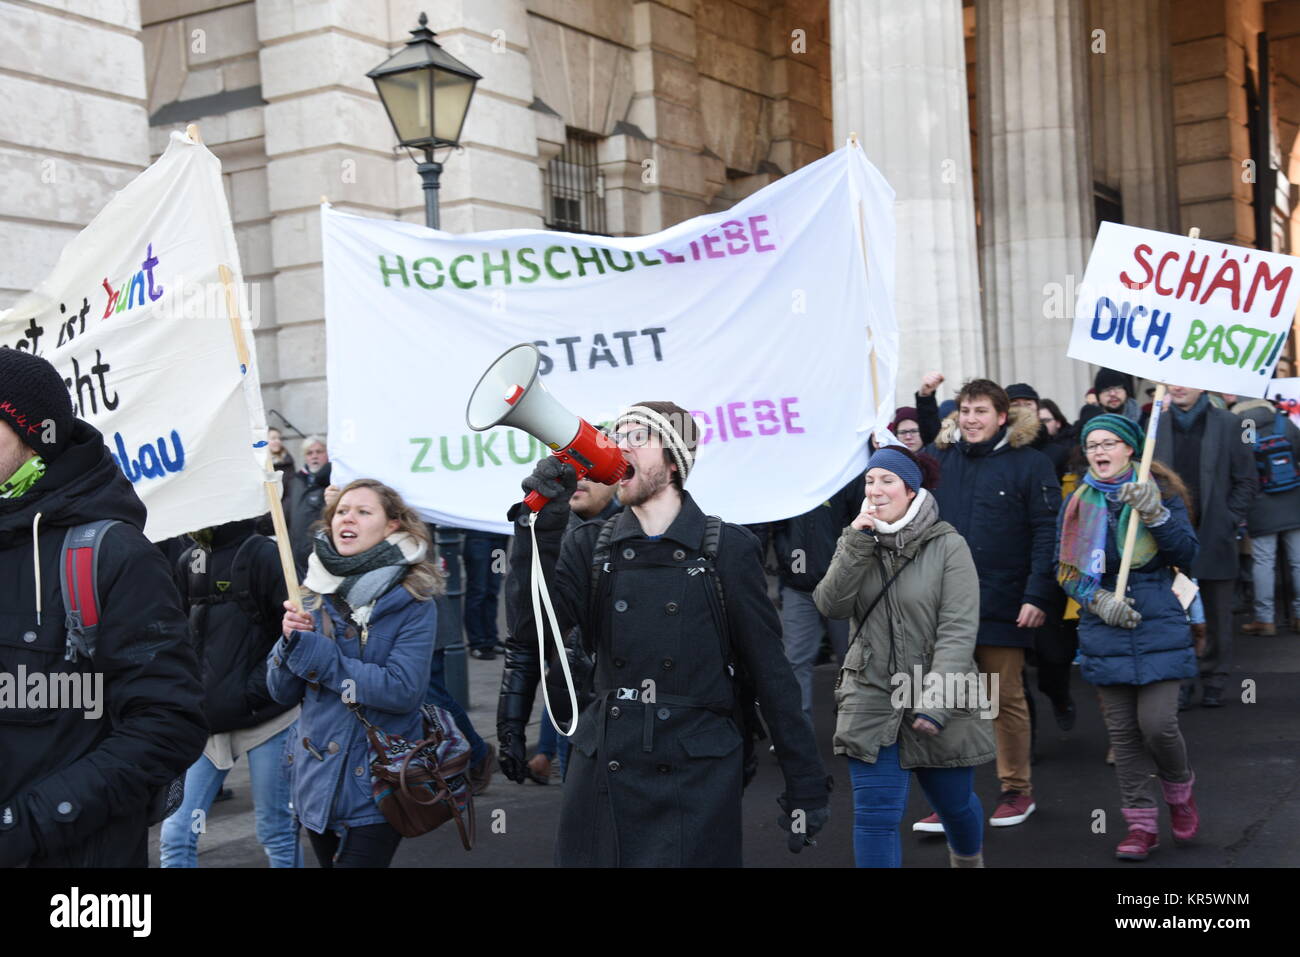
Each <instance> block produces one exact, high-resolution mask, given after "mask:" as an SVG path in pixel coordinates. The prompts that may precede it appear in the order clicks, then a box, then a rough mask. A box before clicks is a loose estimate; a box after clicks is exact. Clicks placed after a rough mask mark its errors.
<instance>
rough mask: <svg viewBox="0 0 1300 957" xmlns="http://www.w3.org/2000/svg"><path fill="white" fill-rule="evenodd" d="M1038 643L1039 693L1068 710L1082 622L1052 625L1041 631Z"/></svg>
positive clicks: (1076, 620) (1075, 619)
mask: <svg viewBox="0 0 1300 957" xmlns="http://www.w3.org/2000/svg"><path fill="white" fill-rule="evenodd" d="M1037 639H1038V640H1037V641H1036V642H1035V650H1036V652H1037V654H1036V657H1037V659H1038V690H1039V691H1041V692H1042V693H1043V694H1045V695H1047V697H1048V698H1050V699H1051V701H1052V707H1053V708H1055V709H1056V710H1058V711H1061V710H1064V707H1065V705H1066V704H1067V703H1068V702H1069V700H1070V668H1071V666H1072V664H1073V662H1074V653H1075V651H1076V649H1078V647H1079V620H1078V619H1077V618H1072V619H1069V620H1068V621H1055V622H1048V623H1047V624H1046V625H1044V626H1043V627H1042V628H1040V629H1038V635H1037Z"/></svg>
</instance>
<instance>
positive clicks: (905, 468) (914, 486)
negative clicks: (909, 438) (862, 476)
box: [867, 445, 923, 492]
mask: <svg viewBox="0 0 1300 957" xmlns="http://www.w3.org/2000/svg"><path fill="white" fill-rule="evenodd" d="M872 469H886V470H887V471H890V472H893V473H894V474H895V475H897V476H898V477H899V478H901V479H902V480H903V483H904V484H905V485H906V486H907V487H908V488H910V489H911V490H912V491H913V492H915V491H918V490H919V489H920V488H921V482H922V481H923V477H922V475H921V468H920V466H918V465H917V464H916V463H915V462H913V461H912V460H911V459H909V458H908V457H907V456H906V455H904V454H903V453H902V452H900V451H898V448H897V446H893V445H886V446H884V447H882V448H879V449H876V451H875V454H874V455H872V456H871V458H870V459H869V460H868V461H867V471H871V470H872Z"/></svg>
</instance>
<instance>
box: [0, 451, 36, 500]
mask: <svg viewBox="0 0 1300 957" xmlns="http://www.w3.org/2000/svg"><path fill="white" fill-rule="evenodd" d="M44 474H45V460H44V459H43V458H41V457H40V456H39V455H34V456H32V457H31V458H30V459H28V460H27V461H26V462H24V463H23V464H22V465H20V466H18V471H17V472H15V473H14V474H13V475H11V476H9V477H8V478H7V479H5V480H4V481H3V482H0V498H18V497H20V496H21V495H22V494H23V493H24V492H26V491H27V490H28V489H29V488H31V487H32V486H33V485H35V484H36V483H37V482H39V481H40V480H41V476H42V475H44Z"/></svg>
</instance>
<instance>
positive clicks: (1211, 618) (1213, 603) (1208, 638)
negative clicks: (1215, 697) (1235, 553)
mask: <svg viewBox="0 0 1300 957" xmlns="http://www.w3.org/2000/svg"><path fill="white" fill-rule="evenodd" d="M1197 584H1198V585H1200V588H1201V601H1202V602H1203V603H1204V604H1205V656H1204V657H1203V658H1202V659H1201V669H1200V670H1201V681H1202V683H1203V684H1204V686H1205V687H1206V688H1216V689H1218V690H1219V691H1220V692H1222V691H1223V688H1224V686H1225V685H1227V683H1228V675H1229V674H1231V672H1232V638H1233V621H1232V596H1233V589H1234V588H1235V587H1236V580H1235V579H1232V578H1202V579H1199V580H1198V581H1197Z"/></svg>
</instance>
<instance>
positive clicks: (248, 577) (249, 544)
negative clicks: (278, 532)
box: [230, 533, 269, 625]
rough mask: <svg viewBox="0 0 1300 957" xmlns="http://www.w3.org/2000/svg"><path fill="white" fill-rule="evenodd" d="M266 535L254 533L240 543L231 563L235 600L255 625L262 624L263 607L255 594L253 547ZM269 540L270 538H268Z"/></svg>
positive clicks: (231, 586) (231, 578)
mask: <svg viewBox="0 0 1300 957" xmlns="http://www.w3.org/2000/svg"><path fill="white" fill-rule="evenodd" d="M263 539H266V536H265V535H259V534H257V533H254V534H252V535H249V536H248V537H247V538H246V539H244V540H243V541H242V542H240V543H239V548H237V549H236V550H235V557H234V559H233V560H232V561H231V563H230V590H231V592H232V597H233V598H234V599H235V602H236V603H237V604H238V605H239V607H240V609H242V610H243V612H244V614H245V615H247V616H248V618H249V620H250V621H252V623H253V624H254V625H261V624H262V619H263V618H264V617H265V616H264V615H263V614H262V608H261V606H260V605H259V604H258V602H257V598H256V596H255V595H254V594H253V549H254V547H256V545H257V544H258V543H259V541H260V540H263ZM266 540H268V541H269V539H266Z"/></svg>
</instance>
